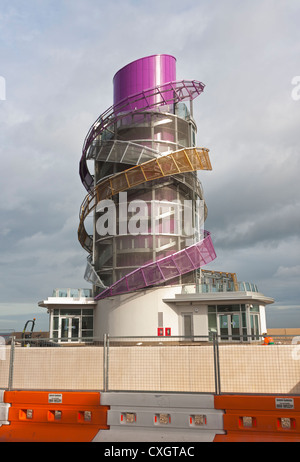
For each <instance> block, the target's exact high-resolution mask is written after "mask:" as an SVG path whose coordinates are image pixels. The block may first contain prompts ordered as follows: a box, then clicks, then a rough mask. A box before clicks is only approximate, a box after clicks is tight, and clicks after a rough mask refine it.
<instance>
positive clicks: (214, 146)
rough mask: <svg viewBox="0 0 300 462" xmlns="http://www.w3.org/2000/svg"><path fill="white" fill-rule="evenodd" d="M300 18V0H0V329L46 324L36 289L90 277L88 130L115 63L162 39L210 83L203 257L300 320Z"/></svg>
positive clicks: (272, 315) (203, 103) (183, 67)
mask: <svg viewBox="0 0 300 462" xmlns="http://www.w3.org/2000/svg"><path fill="white" fill-rule="evenodd" d="M299 24H300V3H299V1H298V0H286V1H284V2H283V1H280V0H274V1H271V0H242V1H241V0H219V1H216V0H185V1H184V2H182V1H179V0H151V2H150V1H146V0H111V1H103V0H74V1H71V0H7V1H6V0H0V56H1V60H0V76H2V77H4V79H5V83H6V94H5V96H6V99H5V100H3V98H2V100H0V126H1V131H0V150H1V151H0V152H1V168H0V185H1V201H0V239H1V241H0V272H1V275H0V294H1V297H0V331H1V330H3V329H10V328H11V329H15V330H21V329H22V328H23V325H24V322H25V320H27V319H29V318H31V317H32V316H35V317H36V318H37V326H36V329H37V330H47V328H48V321H47V315H46V313H45V310H42V309H41V308H39V307H38V306H37V303H38V301H39V300H42V299H45V298H47V297H48V296H50V295H51V293H52V290H53V289H54V288H56V287H87V286H88V283H87V282H85V281H84V279H83V274H84V270H85V264H86V252H85V251H84V250H83V249H82V248H81V246H80V244H79V243H78V241H77V228H78V215H79V208H80V204H81V202H82V200H83V198H84V196H85V189H84V188H83V186H82V184H81V181H80V179H79V174H78V166H79V159H80V156H81V149H82V144H83V141H84V138H85V135H86V133H87V131H88V129H89V128H90V126H91V125H92V123H93V122H94V121H95V119H96V118H97V117H98V116H99V115H100V114H101V113H102V112H104V111H105V110H106V109H107V108H108V107H109V106H110V105H111V104H112V99H113V87H112V79H113V76H114V74H115V73H116V72H117V71H118V70H119V69H120V68H121V67H123V66H124V65H126V64H127V63H129V62H131V61H133V60H135V59H138V58H141V57H143V56H148V55H151V54H160V53H166V54H171V55H174V56H175V57H176V58H177V79H178V80H181V79H195V80H200V81H201V82H203V83H204V84H205V85H206V86H205V90H204V93H203V94H202V95H201V96H200V97H198V98H197V99H196V100H195V102H194V117H195V119H196V123H197V125H198V135H197V145H198V146H199V147H201V146H204V147H207V148H209V149H210V158H211V162H212V166H213V170H212V171H211V172H202V173H201V181H202V184H203V187H204V193H205V200H206V203H207V206H208V219H207V223H206V229H208V230H210V231H211V233H212V238H213V242H214V245H215V249H216V253H217V259H216V260H215V262H214V263H213V264H211V265H209V267H210V268H212V269H218V270H221V271H229V272H236V273H237V276H238V279H239V280H241V281H242V280H244V281H251V282H255V283H256V284H257V285H258V287H259V289H260V291H262V292H263V293H264V294H265V295H267V296H270V297H273V298H275V300H276V303H275V305H272V306H271V307H269V308H268V309H267V323H268V326H269V327H300V289H299V286H300V284H299V280H300V259H299V257H300V245H299V244H300V242H299V232H300V231H299V230H300V207H299V205H300V186H299V174H300V163H299V159H300V154H299V145H300V126H299V122H300V100H297V99H294V98H293V97H292V91H293V89H295V84H292V80H293V79H294V77H296V76H300V27H299ZM1 82H3V79H1V81H0V84H1ZM296 90H297V89H296ZM1 94H2V96H3V87H2V88H1V89H0V95H1ZM299 94H300V90H299Z"/></svg>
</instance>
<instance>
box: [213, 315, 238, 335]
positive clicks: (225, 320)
mask: <svg viewBox="0 0 300 462" xmlns="http://www.w3.org/2000/svg"><path fill="white" fill-rule="evenodd" d="M218 334H219V335H220V338H221V340H241V317H240V314H237V313H226V314H219V315H218Z"/></svg>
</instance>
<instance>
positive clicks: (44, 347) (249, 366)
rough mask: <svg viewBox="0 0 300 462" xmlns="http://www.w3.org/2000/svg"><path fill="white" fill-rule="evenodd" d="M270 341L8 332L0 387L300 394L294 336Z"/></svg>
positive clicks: (299, 347)
mask: <svg viewBox="0 0 300 462" xmlns="http://www.w3.org/2000/svg"><path fill="white" fill-rule="evenodd" d="M273 339H274V344H271V345H264V344H263V338H262V337H259V336H255V337H254V336H248V337H245V336H243V337H242V338H236V337H228V336H227V337H226V339H224V337H223V338H222V337H220V336H218V335H216V334H212V335H210V336H197V337H189V338H187V337H111V336H109V335H105V336H104V337H103V338H102V339H96V338H90V339H85V340H84V343H83V342H82V341H81V339H74V338H73V339H72V341H70V342H67V343H66V342H65V339H40V338H32V339H22V340H21V339H16V338H15V337H11V338H10V341H9V342H8V343H9V344H5V345H0V389H1V388H2V389H9V390H14V389H31V390H100V391H101V390H103V391H152V392H153V391H154V392H187V393H214V394H222V393H247V394H249V393H250V394H251V393H263V394H275V393H276V394H293V395H300V337H292V336H287V335H285V336H280V337H279V336H273ZM60 340H62V342H60ZM76 340H77V341H76Z"/></svg>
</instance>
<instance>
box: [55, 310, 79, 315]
mask: <svg viewBox="0 0 300 462" xmlns="http://www.w3.org/2000/svg"><path fill="white" fill-rule="evenodd" d="M60 314H61V316H74V315H76V314H78V315H80V314H81V310H80V309H69V310H68V309H66V310H64V309H61V310H60Z"/></svg>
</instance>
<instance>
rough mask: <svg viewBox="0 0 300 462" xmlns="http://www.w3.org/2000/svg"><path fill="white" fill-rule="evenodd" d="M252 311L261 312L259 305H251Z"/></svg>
mask: <svg viewBox="0 0 300 462" xmlns="http://www.w3.org/2000/svg"><path fill="white" fill-rule="evenodd" d="M250 311H256V312H257V313H258V312H259V306H258V305H253V306H252V307H250Z"/></svg>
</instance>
